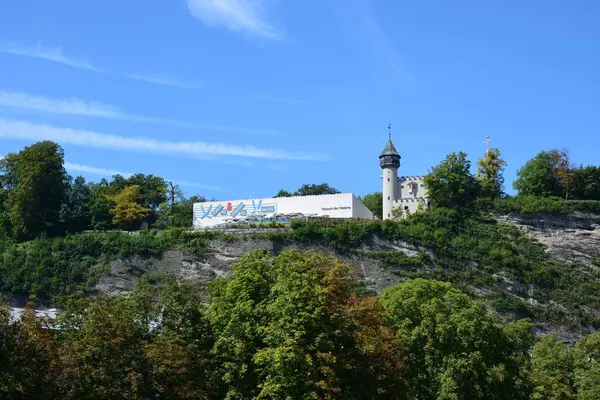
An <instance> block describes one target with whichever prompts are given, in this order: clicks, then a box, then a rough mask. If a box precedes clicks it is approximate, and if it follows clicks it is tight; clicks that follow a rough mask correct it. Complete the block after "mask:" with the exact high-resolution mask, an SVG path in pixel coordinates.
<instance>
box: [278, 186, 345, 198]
mask: <svg viewBox="0 0 600 400" xmlns="http://www.w3.org/2000/svg"><path fill="white" fill-rule="evenodd" d="M337 193H340V191H339V190H337V189H336V188H333V187H331V186H329V184H328V183H319V184H316V183H311V184H304V185H302V186H300V187H299V188H298V190H296V191H295V192H294V193H290V192H288V191H287V190H284V189H281V190H280V191H279V192H277V194H276V195H275V196H274V197H291V196H318V195H322V194H337Z"/></svg>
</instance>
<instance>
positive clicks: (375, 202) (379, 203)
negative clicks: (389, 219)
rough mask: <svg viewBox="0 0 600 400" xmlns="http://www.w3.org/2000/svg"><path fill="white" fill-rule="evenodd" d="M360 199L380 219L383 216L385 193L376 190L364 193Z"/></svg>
mask: <svg viewBox="0 0 600 400" xmlns="http://www.w3.org/2000/svg"><path fill="white" fill-rule="evenodd" d="M360 201H362V203H363V204H364V205H365V206H366V207H367V208H368V209H369V210H371V212H372V213H373V215H374V216H375V217H377V218H379V219H382V218H383V194H382V193H381V192H375V193H370V194H366V195H364V196H363V197H362V198H361V199H360Z"/></svg>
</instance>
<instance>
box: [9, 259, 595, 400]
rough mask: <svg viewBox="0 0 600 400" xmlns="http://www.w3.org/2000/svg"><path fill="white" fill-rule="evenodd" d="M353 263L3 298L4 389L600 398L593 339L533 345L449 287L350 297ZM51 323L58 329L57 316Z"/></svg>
mask: <svg viewBox="0 0 600 400" xmlns="http://www.w3.org/2000/svg"><path fill="white" fill-rule="evenodd" d="M356 283H357V282H356V280H355V277H354V276H353V273H352V270H351V269H350V268H349V266H348V265H346V264H345V263H343V262H341V261H339V260H338V259H336V258H331V257H326V256H323V255H319V254H303V253H300V252H298V251H287V252H283V253H281V254H280V255H278V256H272V255H270V254H265V253H262V252H256V251H255V252H251V253H248V254H247V255H245V256H244V257H242V258H241V259H240V260H239V261H237V262H236V263H235V265H234V268H233V272H232V275H231V276H230V277H228V278H220V279H218V280H217V281H215V282H214V283H212V284H210V285H209V287H208V293H207V291H206V290H204V288H203V287H199V286H195V285H192V284H182V283H179V284H178V283H175V282H172V281H166V282H163V284H162V285H160V286H155V285H154V284H152V283H150V282H149V281H141V282H140V283H139V284H138V287H137V289H136V290H135V291H134V292H132V293H130V294H128V295H124V296H119V297H105V296H99V297H91V298H90V297H81V296H72V297H70V298H69V299H68V301H66V302H65V307H64V308H63V309H62V311H61V312H60V313H59V315H58V318H57V320H55V321H49V320H45V319H41V318H38V317H36V316H35V315H34V311H33V309H32V308H31V307H28V308H27V309H26V310H25V313H24V316H23V318H22V319H21V320H18V321H11V319H10V318H9V314H8V310H6V309H5V308H3V307H0V357H2V360H3V362H2V363H0V398H7V399H58V398H60V399H84V400H85V399H90V400H91V399H98V398H110V399H154V398H162V399H263V398H271V399H273V398H287V399H436V400H438V399H439V400H445V399H458V400H471V399H507V400H508V399H531V400H536V399H554V398H555V399H574V400H591V399H596V398H598V388H599V387H600V374H599V373H598V372H599V366H600V364H599V362H600V354H599V353H598V349H599V348H600V347H599V344H600V343H599V340H600V336H598V334H597V333H596V334H592V335H589V336H587V337H584V338H583V339H582V340H581V341H580V342H579V343H578V344H577V345H576V346H574V347H568V346H567V345H565V344H563V343H561V342H558V341H557V340H556V338H555V337H554V336H552V335H549V336H546V337H544V338H543V339H542V341H541V342H539V343H538V344H536V345H535V346H533V351H532V345H533V334H532V330H531V326H530V325H529V323H528V322H527V321H518V322H516V323H514V324H509V325H503V324H501V323H500V321H499V320H497V319H496V318H495V317H494V316H493V315H490V314H488V313H486V312H485V310H484V307H483V305H482V304H481V303H479V302H477V301H474V300H472V299H471V298H469V296H467V295H465V294H464V293H462V292H460V291H459V290H457V289H456V288H454V287H453V286H451V285H449V284H447V283H443V282H439V281H426V280H422V279H416V280H409V281H407V282H404V283H401V284H399V285H397V286H394V287H390V288H388V289H386V291H385V292H384V293H383V295H382V297H381V299H379V298H377V297H371V296H369V295H365V294H358V293H357V292H356V291H355V290H354V288H355V287H356ZM56 328H58V329H56Z"/></svg>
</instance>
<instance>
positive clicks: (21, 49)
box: [0, 41, 104, 72]
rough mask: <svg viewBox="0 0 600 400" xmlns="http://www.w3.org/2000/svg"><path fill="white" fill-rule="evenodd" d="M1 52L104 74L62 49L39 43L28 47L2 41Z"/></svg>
mask: <svg viewBox="0 0 600 400" xmlns="http://www.w3.org/2000/svg"><path fill="white" fill-rule="evenodd" d="M0 52H2V53H8V54H14V55H18V56H24V57H32V58H39V59H42V60H47V61H54V62H57V63H61V64H64V65H68V66H70V67H74V68H80V69H86V70H89V71H94V72H104V71H103V70H102V69H100V68H98V67H95V66H94V65H92V64H91V63H89V62H87V61H84V60H82V59H77V58H73V57H69V56H67V55H65V54H63V52H62V49H61V48H60V47H46V46H44V45H42V44H41V43H38V44H36V45H35V46H28V45H25V44H21V43H14V42H5V41H0Z"/></svg>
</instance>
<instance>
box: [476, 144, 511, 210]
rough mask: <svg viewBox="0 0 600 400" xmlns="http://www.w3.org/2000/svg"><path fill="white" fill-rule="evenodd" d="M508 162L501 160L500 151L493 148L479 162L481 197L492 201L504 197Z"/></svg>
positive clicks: (478, 175)
mask: <svg viewBox="0 0 600 400" xmlns="http://www.w3.org/2000/svg"><path fill="white" fill-rule="evenodd" d="M505 167H506V161H504V160H503V159H502V158H500V149H497V148H491V149H488V151H486V152H485V155H484V156H483V157H482V158H480V159H479V161H478V162H477V180H478V181H479V186H480V187H481V195H482V196H484V197H489V198H491V199H492V200H494V199H496V198H498V197H500V196H502V194H503V192H504V175H503V172H504V168H505Z"/></svg>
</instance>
